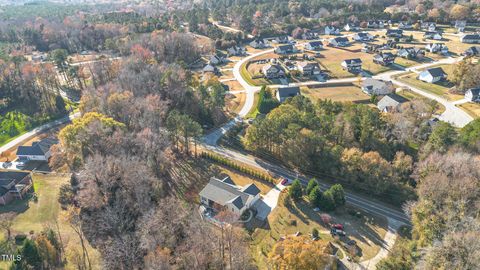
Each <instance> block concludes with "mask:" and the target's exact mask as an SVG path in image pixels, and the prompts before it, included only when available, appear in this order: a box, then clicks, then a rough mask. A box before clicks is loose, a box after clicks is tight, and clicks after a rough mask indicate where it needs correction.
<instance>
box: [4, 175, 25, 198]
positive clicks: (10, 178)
mask: <svg viewBox="0 0 480 270" xmlns="http://www.w3.org/2000/svg"><path fill="white" fill-rule="evenodd" d="M29 174H30V173H28V172H12V171H0V196H3V195H5V194H6V193H7V192H8V191H9V190H10V189H12V188H14V187H15V185H17V184H18V183H20V181H22V180H23V179H24V178H25V177H27V175H29Z"/></svg>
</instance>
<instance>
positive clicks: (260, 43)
mask: <svg viewBox="0 0 480 270" xmlns="http://www.w3.org/2000/svg"><path fill="white" fill-rule="evenodd" d="M250 46H251V47H252V48H254V49H264V48H266V47H268V45H267V44H266V43H265V41H264V40H263V39H259V38H258V39H255V40H253V41H252V42H250Z"/></svg>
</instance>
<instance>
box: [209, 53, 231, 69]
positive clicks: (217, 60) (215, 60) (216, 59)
mask: <svg viewBox="0 0 480 270" xmlns="http://www.w3.org/2000/svg"><path fill="white" fill-rule="evenodd" d="M226 62H227V58H226V57H225V55H223V54H220V53H217V54H215V55H212V56H211V57H210V59H209V61H208V63H209V64H210V65H214V66H216V65H220V64H224V63H226Z"/></svg>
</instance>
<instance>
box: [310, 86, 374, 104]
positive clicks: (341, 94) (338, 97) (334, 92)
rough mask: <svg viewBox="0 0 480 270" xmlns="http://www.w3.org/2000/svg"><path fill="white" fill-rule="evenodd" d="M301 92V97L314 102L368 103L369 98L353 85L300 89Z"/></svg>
mask: <svg viewBox="0 0 480 270" xmlns="http://www.w3.org/2000/svg"><path fill="white" fill-rule="evenodd" d="M301 90H302V94H303V95H305V96H307V97H309V98H310V99H312V100H314V101H316V100H324V99H329V100H332V101H341V102H353V103H363V104H367V103H370V96H368V95H367V94H365V93H363V92H362V90H361V89H360V88H359V87H356V86H354V85H351V86H337V87H318V88H308V87H302V89H301Z"/></svg>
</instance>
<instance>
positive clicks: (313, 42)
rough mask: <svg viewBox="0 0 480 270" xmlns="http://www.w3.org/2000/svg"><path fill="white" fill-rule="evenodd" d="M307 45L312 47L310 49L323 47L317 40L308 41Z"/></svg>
mask: <svg viewBox="0 0 480 270" xmlns="http://www.w3.org/2000/svg"><path fill="white" fill-rule="evenodd" d="M308 44H309V45H310V46H312V47H318V46H322V45H323V43H322V42H321V41H319V40H316V41H310V42H309V43H308Z"/></svg>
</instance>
